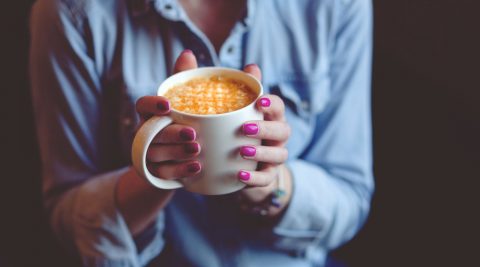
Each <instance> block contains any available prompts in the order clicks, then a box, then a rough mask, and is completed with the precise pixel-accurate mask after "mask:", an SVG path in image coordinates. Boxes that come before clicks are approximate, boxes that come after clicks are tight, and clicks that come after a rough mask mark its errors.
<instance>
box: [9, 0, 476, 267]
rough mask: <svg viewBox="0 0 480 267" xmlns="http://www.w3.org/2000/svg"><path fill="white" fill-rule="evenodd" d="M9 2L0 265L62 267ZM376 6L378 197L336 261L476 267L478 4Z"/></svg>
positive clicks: (406, 1)
mask: <svg viewBox="0 0 480 267" xmlns="http://www.w3.org/2000/svg"><path fill="white" fill-rule="evenodd" d="M4 2H6V3H4ZM12 2H13V1H3V2H2V4H1V5H2V10H3V11H4V12H3V13H4V14H3V16H2V23H1V24H0V26H1V27H2V41H1V43H2V49H1V55H2V65H3V68H2V69H3V71H2V80H3V81H7V82H6V83H3V88H2V90H1V91H2V102H1V103H2V105H1V107H2V109H1V110H2V113H1V114H2V121H3V127H2V130H1V131H0V132H1V140H2V152H3V153H2V154H3V155H4V156H6V157H5V158H7V160H6V161H5V160H3V161H2V169H1V171H2V174H3V175H2V179H1V183H0V184H1V187H0V188H1V194H0V197H1V199H0V200H1V213H0V218H1V219H0V221H1V224H0V266H62V265H63V266H65V265H64V264H62V260H61V258H62V255H61V254H60V253H59V252H58V251H57V250H55V246H54V242H53V241H52V238H51V237H50V235H49V233H48V230H47V226H46V223H45V222H44V219H43V217H42V212H41V205H40V191H39V188H40V176H39V171H40V168H39V158H38V149H37V144H36V142H35V133H34V128H33V125H32V122H33V120H32V109H31V105H30V98H29V87H28V76H27V71H26V67H27V59H28V54H27V53H28V49H27V48H28V27H27V21H28V13H29V8H30V6H31V3H32V2H33V1H29V0H22V1H20V0H19V1H16V2H15V3H12ZM374 8H375V53H374V77H373V78H374V82H373V85H374V86H373V119H374V145H375V172H376V183H377V190H376V194H375V198H374V201H373V206H372V212H371V216H370V218H369V220H368V222H367V223H366V225H365V227H364V228H363V230H362V231H361V232H360V233H359V235H358V236H357V237H355V238H354V240H352V241H351V242H349V243H348V244H346V245H345V246H343V247H341V248H340V249H338V250H337V251H336V252H335V253H334V255H335V256H336V257H337V258H338V259H340V260H341V261H343V262H345V263H347V264H348V266H352V267H354V266H465V265H467V266H472V265H473V266H480V265H479V264H478V262H479V260H478V259H476V257H475V254H476V253H475V252H476V251H475V250H476V249H478V244H476V241H478V239H479V237H480V236H479V231H478V230H477V228H478V227H479V226H480V223H479V221H478V219H476V218H475V217H478V216H475V215H477V214H478V213H479V210H480V208H479V204H480V201H479V198H478V196H479V195H480V194H479V193H478V192H477V191H479V189H478V188H477V187H475V186H474V184H475V180H478V179H479V178H480V157H479V151H480V138H479V137H480V104H479V102H480V81H479V78H480V67H479V62H480V51H479V49H480V12H479V11H480V2H479V1H474V0H470V1H469V0H436V1H433V0H430V1H429V0H397V1H391V0H383V1H382V0H375V1H374ZM58 257H60V260H54V259H56V258H58ZM63 257H64V256H63Z"/></svg>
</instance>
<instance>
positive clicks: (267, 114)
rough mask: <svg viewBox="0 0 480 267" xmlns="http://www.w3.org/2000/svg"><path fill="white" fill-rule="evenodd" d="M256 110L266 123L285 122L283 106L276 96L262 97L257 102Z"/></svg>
mask: <svg viewBox="0 0 480 267" xmlns="http://www.w3.org/2000/svg"><path fill="white" fill-rule="evenodd" d="M256 104H257V108H258V110H260V111H261V112H263V114H264V118H265V120H267V121H285V104H284V103H283V100H282V99H281V98H280V97H278V96H276V95H264V96H262V97H260V98H259V99H258V100H257V103H256Z"/></svg>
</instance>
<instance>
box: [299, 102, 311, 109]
mask: <svg viewBox="0 0 480 267" xmlns="http://www.w3.org/2000/svg"><path fill="white" fill-rule="evenodd" d="M301 106H302V108H303V109H305V110H309V109H310V103H308V101H306V100H303V101H302V103H301Z"/></svg>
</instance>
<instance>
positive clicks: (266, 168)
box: [238, 65, 292, 216]
mask: <svg viewBox="0 0 480 267" xmlns="http://www.w3.org/2000/svg"><path fill="white" fill-rule="evenodd" d="M244 71H245V72H248V73H250V74H252V75H254V76H255V77H256V78H257V79H259V80H260V79H261V72H260V69H259V68H258V66H257V65H248V66H246V67H245V68H244ZM256 105H257V108H258V110H260V111H261V112H262V113H263V114H264V119H265V120H264V121H249V122H245V123H244V124H243V129H242V130H243V134H244V135H246V136H248V137H250V138H255V139H260V140H262V145H260V146H243V147H241V148H240V154H241V155H242V157H244V158H245V159H246V160H254V161H257V162H258V168H257V170H256V171H252V172H249V171H244V170H240V171H239V172H238V179H239V180H240V181H242V182H243V183H245V184H247V187H246V188H245V189H243V190H242V191H241V192H240V194H239V196H240V201H241V207H242V209H244V210H247V211H248V210H251V209H252V208H256V207H257V206H258V205H260V204H264V202H265V200H267V201H268V199H267V198H268V197H269V196H270V195H271V194H272V193H273V192H274V191H275V190H277V189H278V187H279V179H282V184H283V186H284V188H282V190H283V191H284V195H283V197H282V198H281V199H280V203H278V205H277V207H274V206H269V205H268V204H267V205H268V208H267V209H266V210H265V212H266V214H264V215H269V216H275V215H277V214H279V213H280V212H281V211H282V210H283V209H284V208H285V207H286V206H287V204H288V202H289V201H290V195H291V191H292V190H291V188H292V182H291V174H290V172H289V171H288V169H287V168H286V167H285V165H284V163H285V161H286V160H287V157H288V151H287V149H286V148H285V143H286V142H287V140H288V138H289V137H290V131H291V130H290V126H289V125H288V123H287V122H286V119H285V105H284V103H283V101H282V100H281V99H280V98H279V97H278V96H276V95H265V96H262V97H261V98H260V99H259V100H258V101H257V103H256Z"/></svg>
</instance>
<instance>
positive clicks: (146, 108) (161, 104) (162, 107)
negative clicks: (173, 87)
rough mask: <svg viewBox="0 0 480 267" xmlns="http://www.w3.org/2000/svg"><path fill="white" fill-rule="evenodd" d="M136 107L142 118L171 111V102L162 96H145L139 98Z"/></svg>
mask: <svg viewBox="0 0 480 267" xmlns="http://www.w3.org/2000/svg"><path fill="white" fill-rule="evenodd" d="M136 109H137V112H138V114H139V115H140V117H141V118H142V119H148V118H150V117H151V116H153V115H165V114H167V113H169V112H170V103H169V102H168V100H167V99H166V98H165V97H162V96H143V97H140V98H139V99H138V100H137V103H136Z"/></svg>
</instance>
